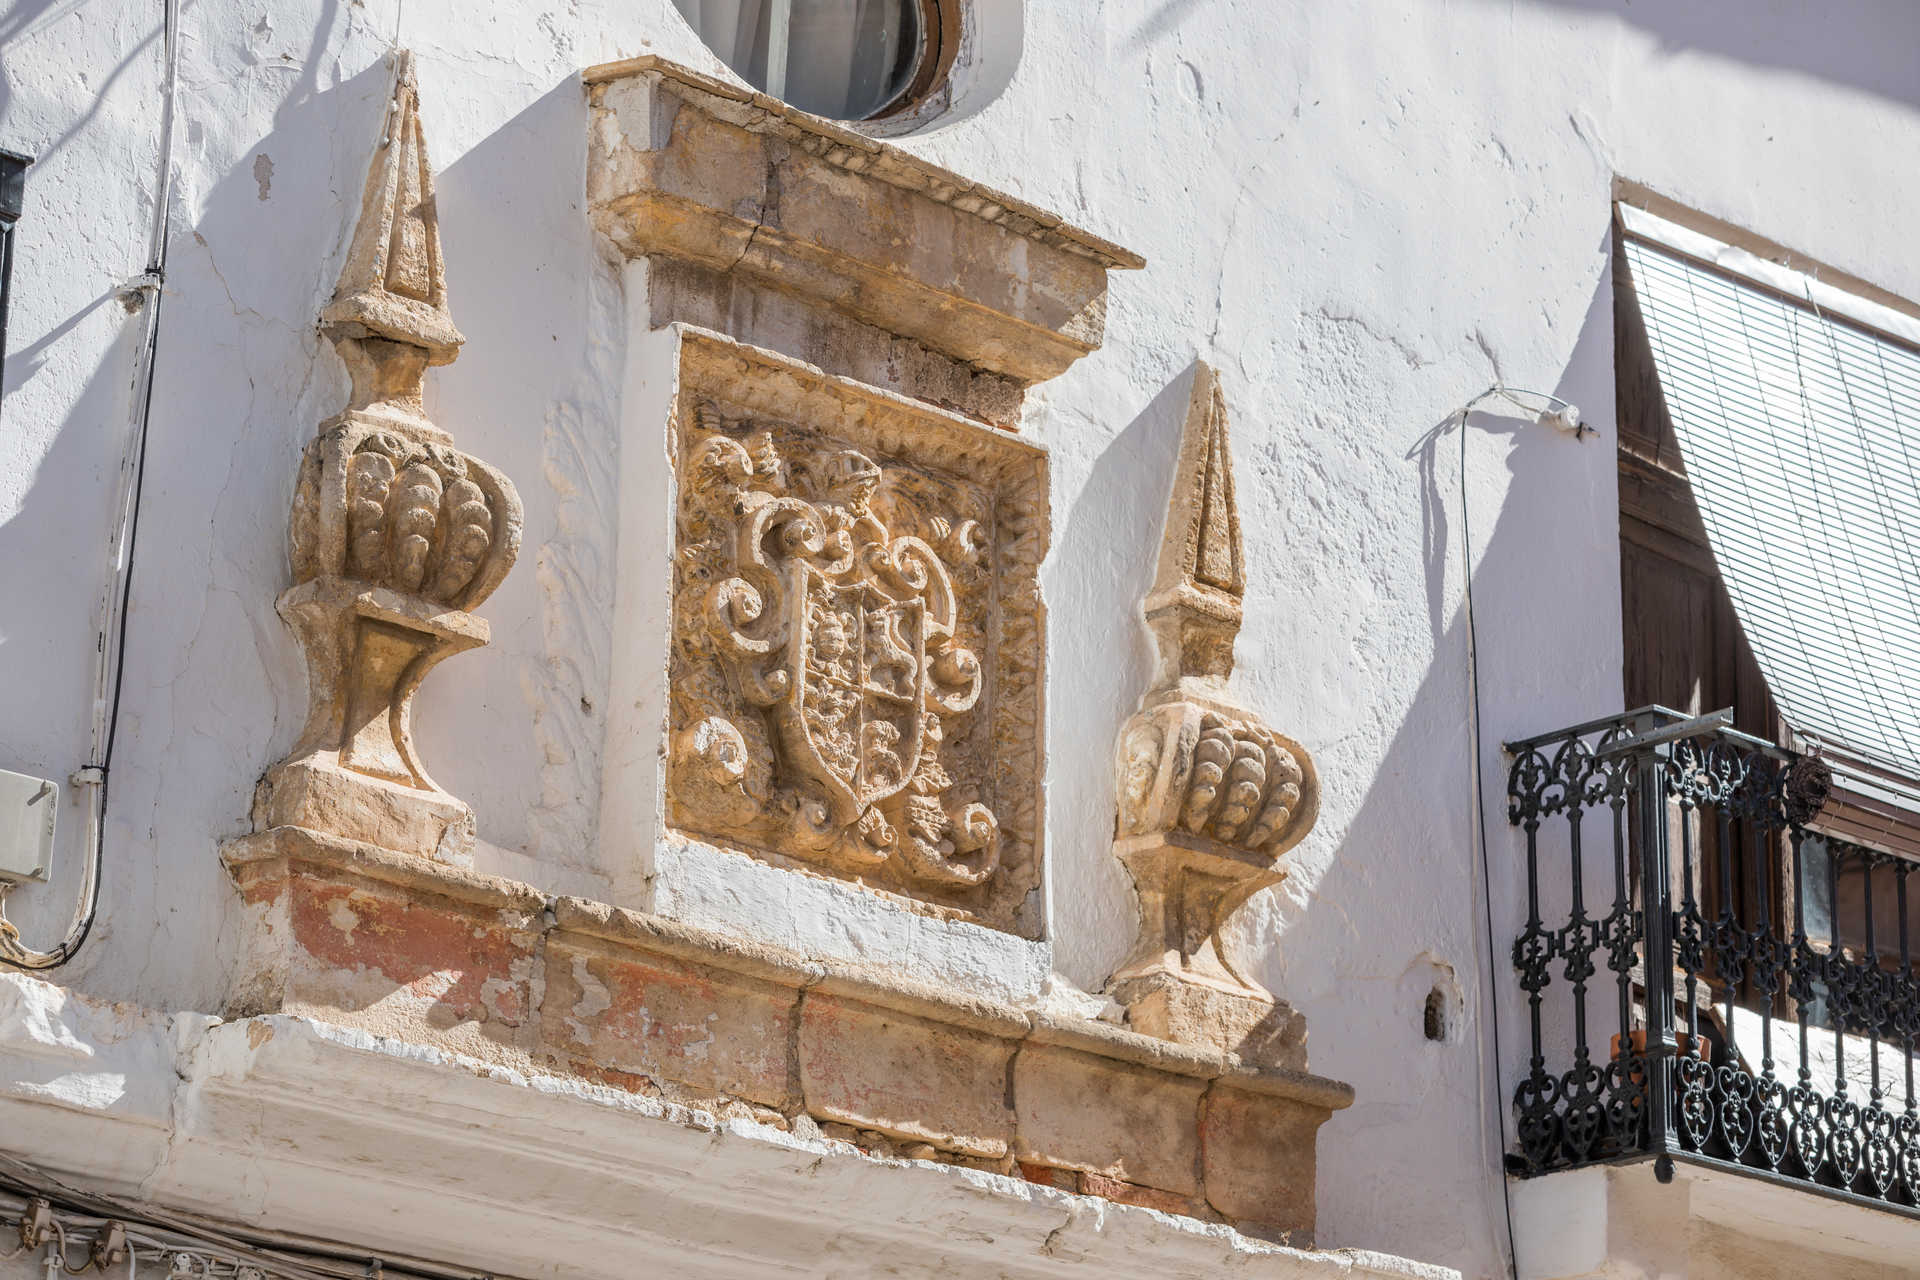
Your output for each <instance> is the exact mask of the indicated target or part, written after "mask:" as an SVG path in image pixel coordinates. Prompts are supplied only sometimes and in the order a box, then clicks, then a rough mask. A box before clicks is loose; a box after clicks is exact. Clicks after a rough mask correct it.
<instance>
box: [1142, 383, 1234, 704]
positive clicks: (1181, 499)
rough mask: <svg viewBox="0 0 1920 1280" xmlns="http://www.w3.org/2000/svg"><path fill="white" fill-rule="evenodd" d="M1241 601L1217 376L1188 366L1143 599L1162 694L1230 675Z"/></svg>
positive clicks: (1229, 456)
mask: <svg viewBox="0 0 1920 1280" xmlns="http://www.w3.org/2000/svg"><path fill="white" fill-rule="evenodd" d="M1245 594H1246V576H1245V572H1244V570H1243V567H1242V562H1241V553H1240V511H1239V508H1238V506H1236V505H1235V502H1234V495H1233V454H1232V449H1231V445H1230V443H1229V440H1228V437H1227V402H1226V397H1225V395H1224V394H1222V392H1221V390H1220V375H1219V374H1217V373H1216V372H1215V371H1214V370H1213V368H1212V366H1210V365H1207V364H1205V363H1204V362H1203V363H1198V364H1196V365H1195V366H1194V375H1193V393H1192V395H1191V397H1190V398H1189V399H1188V401H1187V418H1186V423H1185V424H1184V425H1183V426H1182V428H1181V435H1180V454H1179V457H1178V459H1177V460H1176V461H1175V464H1174V472H1173V497H1172V500H1171V502H1170V503H1169V504H1168V507H1167V526H1166V533H1165V535H1164V536H1163V537H1162V540H1161V543H1160V566H1159V571H1158V572H1157V573H1156V574H1155V576H1154V581H1153V590H1152V592H1151V593H1150V594H1149V595H1148V596H1147V600H1146V609H1147V621H1148V623H1149V624H1150V625H1151V626H1152V628H1153V631H1154V635H1155V637H1156V638H1157V639H1158V641H1159V645H1160V656H1161V662H1162V671H1161V680H1160V681H1159V684H1160V686H1161V687H1166V686H1168V685H1170V684H1172V683H1174V682H1176V681H1177V680H1178V679H1180V678H1182V677H1202V678H1208V677H1210V678H1214V679H1224V678H1225V677H1226V676H1227V674H1228V673H1230V672H1231V671H1232V670H1233V641H1234V637H1235V636H1237V635H1238V634H1239V632H1240V616H1241V613H1240V601H1241V597H1242V596H1244V595H1245Z"/></svg>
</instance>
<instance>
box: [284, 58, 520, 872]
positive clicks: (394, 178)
mask: <svg viewBox="0 0 1920 1280" xmlns="http://www.w3.org/2000/svg"><path fill="white" fill-rule="evenodd" d="M419 107H420V103H419V89H418V86H417V84H416V82H415V79H414V73H413V64H412V59H411V55H409V54H406V53H402V54H400V55H399V62H398V66H397V67H396V79H395V88H394V94H393V99H392V101H391V102H390V103H389V106H388V116H387V121H386V125H385V130H384V132H383V137H382V141H381V143H380V145H379V147H378V148H377V150H376V152H375V156H374V160H373V164H372V166H371V167H370V169H369V171H368V174H367V185H366V194H365V197H364V200H363V202H362V207H361V214H360V221H359V223H358V225H357V227H356V229H355V232H354V238H353V242H352V245H351V246H350V248H349V250H348V255H347V264H346V267H345V269H344V270H343V271H342V272H341V277H340V284H339V287H338V289H337V290H336V292H335V294H334V298H333V301H332V302H331V303H330V304H329V305H328V306H327V308H326V310H325V311H324V312H323V314H322V322H323V325H324V327H325V332H326V333H327V335H328V336H329V337H330V338H331V339H332V340H333V342H334V344H335V346H336V347H337V348H338V349H339V351H340V354H341V357H342V359H343V360H344V361H345V363H346V366H347V371H348V373H349V374H350V375H351V377H352V380H353V390H352V395H351V399H350V401H349V404H348V407H347V409H346V411H345V412H344V413H342V414H340V415H339V416H338V417H335V418H333V419H331V420H329V421H327V422H325V423H322V424H321V427H320V431H319V434H318V435H317V436H316V437H315V438H314V439H313V440H312V441H311V442H310V443H309V444H308V446H307V448H306V451H305V454H304V456H303V458H302V460H301V465H300V474H299V479H298V482H297V483H296V485H295V490H294V499H293V511H292V518H291V521H290V526H289V543H290V551H291V555H292V562H293V577H294V586H293V587H292V588H291V589H290V590H288V591H287V592H285V593H284V594H283V595H282V596H281V597H280V601H279V609H280V613H281V615H282V616H283V617H285V618H286V619H287V621H288V622H289V624H290V625H292V627H293V628H294V632H295V634H296V636H297V637H298V638H299V640H300V643H301V647H302V649H303V650H304V652H305V656H306V661H307V683H308V710H307V721H306V725H305V728H304V730H303V731H302V734H301V737H300V740H299V741H298V742H297V743H296V744H295V745H294V749H293V751H292V753H291V754H290V755H289V756H288V757H287V758H286V759H285V760H283V761H282V762H280V763H279V764H278V765H275V766H274V768H273V769H271V770H269V771H268V773H267V775H266V777H265V778H264V779H262V781H261V784H260V787H259V789H258V791H257V792H256V794H255V798H254V825H255V827H256V828H257V829H260V830H266V829H268V828H271V827H278V826H286V827H303V828H307V829H312V830H319V831H322V832H325V833H327V834H331V835H335V836H341V837H345V838H348V839H354V840H361V841H365V842H368V843H371V844H377V845H381V846H383V847H386V848H391V849H398V850H402V851H405V852H411V853H419V854H425V855H429V856H438V857H444V858H452V859H460V858H462V857H463V856H464V855H465V853H466V852H467V850H468V849H469V848H470V846H471V843H472V839H473V817H472V811H471V810H470V809H469V808H468V807H467V806H466V805H465V804H464V803H463V802H461V801H460V800H458V799H456V798H455V797H453V796H451V795H449V794H447V792H446V791H444V790H443V789H441V788H440V787H439V786H438V785H437V784H436V783H435V782H434V781H433V779H432V778H431V777H430V776H429V775H428V774H427V772H426V769H425V767H424V766H423V765H422V763H421V761H420V759H419V755H418V753H417V751H416V750H415V747H414V742H413V732H412V706H413V695H414V692H415V690H417V689H418V688H419V686H420V682H421V681H422V680H423V679H424V678H425V676H426V674H427V672H428V671H429V670H431V669H432V668H433V667H434V666H435V665H436V664H438V663H439V662H441V661H442V660H444V659H445V658H447V657H449V656H450V655H452V654H455V653H458V652H460V651H462V650H464V649H470V648H473V647H476V646H478V645H482V644H485V643H486V642H487V637H488V631H487V625H486V623H485V622H484V621H482V620H481V619H479V618H476V617H474V616H473V615H472V613H471V612H470V610H472V609H473V608H475V607H476V606H478V605H479V604H480V603H481V601H483V600H485V599H486V598H487V597H488V596H489V595H490V594H492V592H493V590H494V588H496V587H497V586H499V585H500V582H501V580H502V579H503V578H505V577H506V575H507V571H508V570H509V569H511V568H512V566H513V562H514V558H515V556H516V555H517V553H518V550H519V544H520V523H521V508H520V499H519V496H518V495H517V494H516V493H515V492H514V488H513V485H512V484H511V483H510V482H509V481H508V480H507V478H506V477H505V476H504V475H502V474H500V473H499V472H498V471H496V470H494V469H493V468H492V467H490V466H488V465H487V464H486V463H484V462H482V461H480V460H479V459H478V458H475V457H472V456H471V455H469V454H466V453H463V452H461V451H460V450H459V449H457V448H455V447H454V446H453V443H452V438H451V437H450V436H449V435H448V434H447V432H445V431H444V430H442V429H441V428H440V427H438V426H436V425H434V424H433V423H432V422H431V421H429V420H428V419H427V416H426V412H425V408H424V405H423V403H422V398H421V391H422V385H421V384H422V379H423V377H424V375H425V371H426V369H427V367H428V366H429V365H434V364H445V363H448V362H450V361H451V360H452V359H453V358H454V357H455V356H456V355H457V354H458V352H459V347H460V344H461V342H462V339H461V337H460V333H459V331H458V330H457V329H456V328H454V325H453V319H452V316H451V314H450V313H449V311H448V309H447V296H446V276H445V268H444V264H443V262H442V260H441V256H440V230H439V218H438V213H437V210H436V208H435V205H434V199H433V174H432V170H431V168H430V167H429V166H428V164H427V157H426V143H425V137H424V133H423V130H422V127H421V123H420V110H419Z"/></svg>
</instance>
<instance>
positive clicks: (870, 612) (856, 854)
mask: <svg viewBox="0 0 1920 1280" xmlns="http://www.w3.org/2000/svg"><path fill="white" fill-rule="evenodd" d="M767 358H769V359H774V358H773V357H770V356H769V357H767ZM836 383H837V384H838V385H837V386H836V390H837V391H838V392H839V393H840V394H841V395H843V396H845V397H847V398H849V399H853V400H858V399H860V398H863V397H866V396H874V395H875V394H876V393H872V392H870V391H868V390H866V389H863V388H858V387H857V384H851V383H838V380H836ZM735 390H736V393H737V392H738V391H739V389H737V388H736V389H735ZM744 398H746V399H749V400H750V399H753V398H754V397H753V396H752V395H751V394H748V395H746V396H745V397H744ZM886 404H887V407H888V408H889V409H891V410H893V411H894V412H896V413H898V414H899V416H900V419H901V422H902V424H903V425H904V426H906V427H907V428H908V429H907V430H903V431H899V432H886V433H875V432H873V431H871V430H866V429H863V428H862V427H861V426H860V425H859V424H858V420H857V419H856V420H855V424H854V429H852V430H843V429H839V428H841V427H843V426H845V425H846V424H844V423H840V422H836V421H834V420H833V419H834V418H835V417H836V416H837V415H832V414H829V415H828V420H826V421H820V420H818V419H817V418H816V419H815V420H813V421H806V420H797V419H796V418H793V417H785V416H782V415H780V414H779V413H777V412H775V413H768V412H766V411H764V410H757V409H755V408H749V407H746V406H742V405H739V404H732V405H729V404H724V403H722V401H721V399H718V398H706V399H693V400H691V401H690V402H689V403H688V404H687V405H686V408H685V409H684V411H683V413H682V415H681V417H682V421H683V422H685V423H687V424H688V428H689V429H685V430H683V431H681V432H680V448H679V484H680V499H679V519H678V527H677V548H676V557H675V609H674V635H675V643H674V664H673V673H672V681H671V699H670V702H671V717H672V723H671V726H670V731H671V750H670V755H669V780H668V793H669V797H670V808H669V818H670V821H671V822H672V823H673V824H674V825H675V826H677V827H680V828H681V829H683V830H686V831H688V832H691V833H694V834H697V835H700V836H702V837H705V838H709V839H712V840H715V841H716V842H718V843H721V844H725V845H730V846H732V847H735V848H739V849H741V850H742V851H745V852H750V853H757V854H762V855H771V856H774V857H775V858H778V859H787V860H791V861H793V862H796V863H801V864H805V865H808V866H811V867H814V868H816V869H819V870H823V871H826V872H828V873H830V874H833V875H837V876H842V877H847V878H856V879H859V880H862V881H864V882H866V883H869V884H872V885H874V886H877V887H881V888H884V889H887V890H890V891H893V892H896V893H899V894H902V895H904V896H906V897H909V898H913V899H916V900H918V901H921V902H924V903H928V904H930V905H934V906H937V907H945V908H951V909H953V910H955V911H956V912H958V913H960V914H962V915H965V916H967V917H969V918H974V919H979V920H981V921H983V922H985V923H990V924H994V925H996V926H998V927H1022V926H1020V925H1016V923H1015V921H1014V915H1015V914H1016V912H1017V909H1018V907H1019V905H1020V898H1021V897H1022V896H1023V895H1024V892H1025V890H1026V889H1028V888H1030V887H1031V886H1032V885H1033V884H1034V883H1037V874H1036V872H1037V865H1036V863H1037V859H1036V857H1035V853H1036V841H1037V835H1038V832H1037V823H1036V818H1037V806H1036V805H1035V804H1034V803H1033V799H1032V796H1033V793H1034V792H1036V791H1037V789H1038V783H1039V779H1038V776H1037V769H1036V768H1034V765H1035V764H1036V762H1037V754H1038V753H1037V736H1038V723H1037V722H1038V716H1037V698H1038V683H1037V674H1038V664H1039V642H1040V638H1041V637H1040V632H1039V628H1038V625H1037V624H1038V618H1037V613H1038V594H1037V586H1036V585H1035V582H1034V579H1033V570H1034V568H1035V567H1036V566H1037V563H1038V558H1039V553H1040V552H1041V551H1042V550H1044V538H1045V528H1044V519H1042V521H1041V522H1040V525H1039V527H1038V529H1037V531H1036V530H1034V529H1033V528H1032V521H1031V513H1032V504H1033V502H1034V500H1035V499H1034V495H1033V493H1032V492H1031V490H1032V489H1033V488H1035V487H1036V486H1035V485H1034V483H1033V482H1034V481H1035V480H1037V479H1038V478H1039V477H1040V473H1039V471H1038V467H1037V462H1038V455H1037V453H1036V451H1034V450H1033V449H1032V446H1030V445H1025V444H1024V443H1023V444H1019V445H1015V444H1014V443H1013V442H1012V441H1010V440H1009V439H1008V438H1007V437H1005V436H999V435H996V434H995V433H992V432H990V431H989V430H988V429H986V428H978V427H973V426H971V425H970V424H965V423H962V422H959V421H958V420H950V419H947V418H945V417H944V416H938V417H937V418H936V420H937V421H938V422H939V428H938V430H935V431H929V433H928V434H927V435H925V436H918V435H916V434H915V433H914V432H913V431H912V430H911V427H912V426H913V425H914V424H915V420H916V418H917V417H919V416H920V415H921V414H924V415H926V416H928V417H935V415H933V414H932V411H925V410H919V411H911V410H908V409H907V408H906V407H905V404H904V402H898V401H895V400H892V399H888V400H887V401H886ZM956 433H957V434H959V435H961V436H962V437H965V436H967V435H969V434H971V433H978V435H979V436H980V437H982V438H983V439H982V440H980V441H970V442H969V446H970V447H968V446H961V447H954V446H953V444H952V442H951V441H950V440H947V439H943V438H942V437H943V436H947V435H951V434H956ZM1003 450H1004V451H1008V452H1011V453H1013V454H1014V455H1015V456H1017V457H1018V459H1019V460H1020V461H1021V462H1022V463H1024V464H1027V465H1026V467H1025V470H1026V471H1027V473H1028V474H1027V475H1026V476H1025V477H1024V479H1025V481H1026V483H1025V485H1024V486H1003V485H1002V484H1001V483H999V480H1000V477H999V475H998V471H997V470H996V467H997V463H996V459H995V455H996V454H997V453H998V452H1000V451H1003ZM1011 470H1013V471H1018V470H1020V468H1012V469H1011ZM1015 490H1019V492H1018V493H1017V494H1016V492H1015ZM1040 492H1041V493H1044V490H1043V489H1042V490H1040ZM1039 500H1040V501H1041V502H1042V503H1043V502H1044V499H1043V498H1041V499H1039ZM1035 532H1037V534H1038V536H1037V537H1031V536H1027V535H1029V534H1032V533H1035ZM989 653H996V654H998V656H999V659H1000V660H999V662H998V663H997V664H996V663H992V662H989V661H988V660H987V655H988V654H989ZM996 695H997V696H996ZM1022 717H1025V718H1026V723H1024V724H1023V723H1021V719H1022ZM996 733H997V734H998V735H1000V736H1001V738H1002V739H1003V740H1004V741H1005V743H1006V745H1007V751H1006V753H1004V754H1005V755H1006V756H1008V757H1011V759H1012V761H1013V765H1012V772H1011V773H1009V772H1008V765H1007V762H1006V760H1004V759H1002V758H1001V755H1000V754H998V753H996V751H995V737H996ZM1025 770H1032V771H1030V772H1029V771H1025ZM1009 862H1013V863H1016V864H1017V866H1015V867H1014V868H1013V869H1012V872H1011V874H1009V873H1008V872H1009V868H1008V865H1007V864H1008V863H1009Z"/></svg>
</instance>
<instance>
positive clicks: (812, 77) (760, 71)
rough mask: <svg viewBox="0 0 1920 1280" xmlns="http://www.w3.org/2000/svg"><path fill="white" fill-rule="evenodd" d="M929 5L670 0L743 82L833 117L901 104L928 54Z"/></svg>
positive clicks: (905, 0) (927, 0) (897, 0)
mask: <svg viewBox="0 0 1920 1280" xmlns="http://www.w3.org/2000/svg"><path fill="white" fill-rule="evenodd" d="M932 3H933V0H674V4H675V6H676V7H678V8H679V10H680V12H681V14H682V15H684V16H685V18H686V19H687V21H688V22H689V23H690V24H692V26H693V29H694V30H695V31H696V32H698V33H699V35H700V38H701V39H702V40H704V41H706V44H707V47H708V48H710V49H712V50H713V51H714V52H715V53H716V54H718V55H719V56H720V59H721V61H723V62H725V63H726V64H727V65H728V66H729V67H731V68H733V70H734V72H735V73H736V74H738V75H739V76H740V77H741V78H742V79H744V80H745V81H746V82H747V83H748V84H750V85H752V86H753V87H754V88H756V89H759V90H760V91H762V92H763V93H768V94H771V95H773V96H774V97H776V98H779V99H781V100H783V101H785V102H789V103H792V104H793V105H794V106H796V107H798V108H800V109H801V110H802V111H810V112H812V113H813V114H814V115H818V116H827V117H829V118H832V119H835V120H865V119H867V118H869V117H871V116H876V115H880V114H882V113H884V112H886V111H887V110H888V109H889V108H891V107H895V106H897V105H899V103H900V99H901V97H902V96H903V95H904V94H905V93H906V92H907V90H908V88H909V87H910V86H911V85H912V84H913V82H914V78H915V76H916V74H917V73H918V72H919V70H920V67H921V63H922V60H923V59H924V58H925V56H926V46H927V44H928V36H929V32H928V30H927V25H928V24H927V23H926V21H925V19H926V16H927V15H926V10H927V9H929V8H930V7H931V5H932Z"/></svg>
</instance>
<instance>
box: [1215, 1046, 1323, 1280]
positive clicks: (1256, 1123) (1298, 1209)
mask: <svg viewBox="0 0 1920 1280" xmlns="http://www.w3.org/2000/svg"><path fill="white" fill-rule="evenodd" d="M1326 1118H1327V1113H1326V1111H1325V1110H1324V1109H1322V1108H1320V1107H1317V1106H1314V1105H1313V1104H1311V1103H1308V1102H1301V1101H1296V1100H1294V1099H1291V1098H1286V1097H1281V1096H1279V1095H1277V1094H1273V1093H1263V1092H1255V1091H1253V1090H1248V1089H1242V1088H1238V1087H1236V1086H1234V1085H1233V1084H1231V1083H1229V1082H1226V1081H1220V1082H1216V1083H1215V1084H1214V1086H1213V1088H1212V1089H1210V1090H1209V1091H1208V1093H1207V1096H1206V1098H1205V1100H1204V1101H1203V1103H1202V1105H1201V1114H1200V1158H1201V1168H1202V1172H1203V1176H1204V1178H1205V1182H1206V1198H1207V1203H1209V1204H1210V1205H1212V1206H1213V1207H1214V1208H1215V1209H1216V1210H1218V1211H1219V1212H1220V1213H1221V1214H1222V1215H1224V1216H1225V1217H1227V1218H1228V1219H1229V1220H1231V1221H1233V1222H1236V1223H1246V1224H1253V1225H1257V1226H1259V1227H1261V1228H1264V1229H1265V1230H1266V1231H1268V1232H1270V1233H1273V1234H1276V1235H1284V1237H1285V1238H1286V1240H1287V1241H1288V1242H1289V1243H1292V1244H1296V1245H1300V1246H1303V1247H1305V1246H1310V1245H1311V1244H1312V1243H1313V1223H1314V1156H1315V1135H1316V1134H1317V1132H1318V1130H1319V1128H1320V1125H1321V1124H1322V1123H1323V1122H1324V1121H1325V1120H1326Z"/></svg>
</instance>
